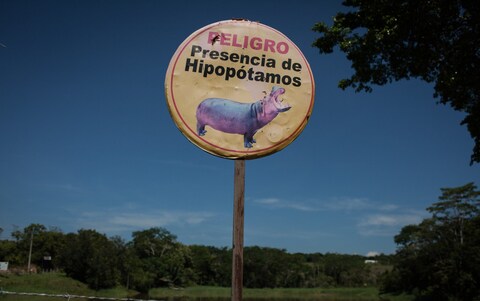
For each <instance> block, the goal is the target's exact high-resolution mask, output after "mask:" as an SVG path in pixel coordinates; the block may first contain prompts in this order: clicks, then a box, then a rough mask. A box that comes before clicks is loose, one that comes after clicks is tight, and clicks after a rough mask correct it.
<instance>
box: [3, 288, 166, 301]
mask: <svg viewBox="0 0 480 301" xmlns="http://www.w3.org/2000/svg"><path fill="white" fill-rule="evenodd" d="M1 295H17V296H37V297H56V298H64V299H67V300H70V299H87V300H112V301H159V300H153V299H135V298H111V297H96V296H81V295H70V294H68V293H66V294H46V293H25V292H10V291H4V290H2V289H0V296H1Z"/></svg>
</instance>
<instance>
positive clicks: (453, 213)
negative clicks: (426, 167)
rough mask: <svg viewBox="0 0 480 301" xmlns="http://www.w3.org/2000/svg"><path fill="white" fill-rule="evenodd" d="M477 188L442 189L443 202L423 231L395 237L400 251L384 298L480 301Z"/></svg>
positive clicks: (412, 228)
mask: <svg viewBox="0 0 480 301" xmlns="http://www.w3.org/2000/svg"><path fill="white" fill-rule="evenodd" d="M476 189H477V188H476V186H475V185H473V183H468V184H466V185H464V186H461V187H456V188H443V189H442V195H441V196H440V198H439V199H440V202H437V203H434V204H433V205H432V206H430V207H429V208H427V210H428V211H429V212H430V213H432V216H431V217H430V218H427V219H424V220H423V221H422V222H421V223H420V224H419V225H408V226H405V227H403V228H402V230H401V232H400V233H399V234H398V235H397V236H395V242H396V243H397V244H398V245H399V249H398V251H397V254H396V257H397V263H396V264H395V268H394V270H393V271H392V272H391V273H390V274H388V275H387V276H386V277H385V279H384V282H383V288H382V289H383V291H385V292H402V291H405V292H409V293H414V294H415V295H416V296H417V297H418V299H421V300H474V299H475V298H477V299H478V298H479V297H480V288H479V286H478V283H480V272H479V271H480V214H479V213H480V192H479V191H477V190H476Z"/></svg>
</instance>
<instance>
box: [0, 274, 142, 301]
mask: <svg viewBox="0 0 480 301" xmlns="http://www.w3.org/2000/svg"><path fill="white" fill-rule="evenodd" d="M0 288H1V289H2V290H4V291H10V292H28V293H45V294H69V295H81V296H97V297H115V298H121V297H129V296H132V295H135V294H137V292H132V291H127V289H125V288H123V287H116V288H111V289H106V290H99V291H95V290H92V289H90V288H89V287H88V286H87V285H86V284H84V283H82V282H80V281H77V280H73V279H72V278H69V277H67V276H65V274H62V273H45V274H31V275H13V274H9V275H5V274H0ZM35 300H39V299H35Z"/></svg>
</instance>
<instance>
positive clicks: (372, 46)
mask: <svg viewBox="0 0 480 301" xmlns="http://www.w3.org/2000/svg"><path fill="white" fill-rule="evenodd" d="M343 5H344V6H346V7H349V8H350V11H349V12H346V13H343V12H339V13H337V14H336V16H335V17H334V19H333V25H332V26H330V27H329V26H328V25H326V24H325V23H317V24H315V25H314V27H313V30H314V31H316V32H319V33H320V37H319V38H318V39H317V40H316V41H315V42H314V44H313V45H314V46H315V47H318V48H319V49H320V53H324V54H326V53H331V52H332V51H333V49H334V47H335V46H339V48H340V50H341V51H342V52H344V53H345V54H346V57H347V59H348V60H350V61H351V62H352V68H353V69H354V74H353V75H352V76H351V77H350V78H347V79H343V80H341V81H340V83H339V86H340V87H341V88H342V89H345V88H347V87H352V88H354V89H355V90H356V91H362V90H363V91H367V92H369V91H371V90H372V88H371V85H384V84H387V83H390V82H392V81H398V80H401V79H409V78H419V79H421V80H424V81H426V82H429V83H430V82H433V83H434V89H435V93H434V97H439V98H440V102H441V103H443V104H450V106H451V107H452V108H453V109H454V110H457V111H461V112H465V113H466V117H465V119H464V120H463V121H462V124H465V125H466V126H467V128H468V130H469V132H470V135H471V136H472V138H473V140H474V142H475V146H474V148H473V153H472V156H471V161H470V164H473V163H474V162H477V163H478V162H480V85H479V84H478V83H479V82H480V71H479V70H480V51H479V50H478V49H479V48H478V47H479V46H478V45H480V21H479V20H480V9H479V8H478V7H479V5H478V3H477V1H474V0H451V1H442V0H428V1H427V0H398V1H385V0H345V1H344V2H343Z"/></svg>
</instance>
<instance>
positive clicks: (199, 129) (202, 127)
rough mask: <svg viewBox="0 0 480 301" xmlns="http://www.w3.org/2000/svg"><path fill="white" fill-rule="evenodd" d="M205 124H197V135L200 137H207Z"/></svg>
mask: <svg viewBox="0 0 480 301" xmlns="http://www.w3.org/2000/svg"><path fill="white" fill-rule="evenodd" d="M206 132H207V131H205V124H201V123H200V122H197V133H198V135H199V136H205V133H206Z"/></svg>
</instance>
